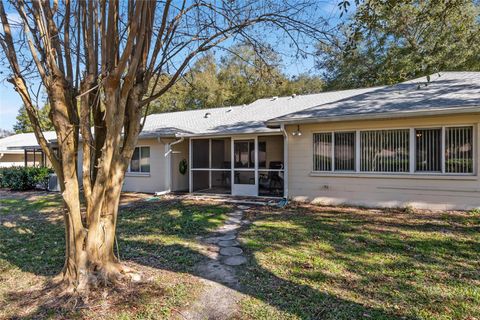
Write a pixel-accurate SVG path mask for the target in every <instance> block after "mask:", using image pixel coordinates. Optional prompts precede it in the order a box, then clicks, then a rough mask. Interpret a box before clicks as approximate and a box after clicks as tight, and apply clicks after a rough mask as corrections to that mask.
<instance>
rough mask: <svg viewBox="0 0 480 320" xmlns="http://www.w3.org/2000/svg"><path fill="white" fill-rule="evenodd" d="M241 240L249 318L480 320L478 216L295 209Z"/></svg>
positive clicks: (264, 220) (269, 217) (260, 220)
mask: <svg viewBox="0 0 480 320" xmlns="http://www.w3.org/2000/svg"><path fill="white" fill-rule="evenodd" d="M242 238H243V241H244V243H245V244H246V247H247V250H248V252H249V253H250V255H251V257H252V258H251V263H250V264H249V265H248V267H247V272H242V273H241V277H242V284H243V285H244V287H245V292H246V293H247V294H249V295H250V297H249V298H247V299H245V300H244V301H243V302H242V309H243V314H244V318H246V319H252V318H253V319H358V318H365V319H404V318H407V319H480V215H479V214H476V213H474V212H472V213H443V214H442V213H438V214H434V213H415V214H405V213H402V212H395V211H386V210H362V209H347V208H326V207H324V208H322V207H303V208H302V207H299V208H295V209H291V210H284V211H265V212H261V213H258V214H257V215H256V216H255V223H254V224H253V225H252V226H251V227H250V228H249V229H248V230H246V231H244V232H243V234H242Z"/></svg>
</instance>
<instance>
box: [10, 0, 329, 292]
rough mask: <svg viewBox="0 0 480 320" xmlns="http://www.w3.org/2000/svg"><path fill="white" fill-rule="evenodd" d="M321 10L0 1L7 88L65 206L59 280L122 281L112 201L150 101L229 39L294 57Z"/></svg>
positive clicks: (291, 5) (84, 284) (69, 284)
mask: <svg viewBox="0 0 480 320" xmlns="http://www.w3.org/2000/svg"><path fill="white" fill-rule="evenodd" d="M5 4H7V5H8V7H9V9H10V10H14V11H16V13H17V14H18V16H19V17H20V20H21V24H19V25H18V26H19V27H21V30H18V29H16V30H13V31H14V32H12V25H11V24H10V21H9V19H8V17H7V13H6V10H5ZM320 12H321V9H320V8H319V7H317V3H316V1H314V0H300V1H294V2H290V1H288V0H282V1H280V0H263V1H257V0H245V1H227V0H225V1H202V0H199V1H170V0H166V1H161V2H160V1H158V2H156V1H133V0H131V1H128V2H127V1H121V2H120V1H96V0H88V1H86V0H81V1H80V0H79V1H70V0H63V1H37V0H34V1H28V2H26V1H13V0H12V1H8V2H6V1H5V2H4V1H2V2H0V19H1V23H2V30H1V31H0V46H1V47H2V49H3V53H4V55H5V58H6V61H8V66H9V69H10V75H9V78H8V81H9V82H11V83H12V84H13V86H14V88H15V90H16V91H17V92H18V94H19V95H20V97H21V98H22V101H23V103H24V104H25V107H26V110H27V113H28V116H29V119H30V122H31V124H32V127H33V130H34V133H35V136H36V138H37V140H38V143H39V145H40V146H41V148H42V150H43V151H44V153H45V154H46V156H47V157H48V158H49V160H50V162H51V163H52V165H53V167H54V169H55V171H56V173H57V176H58V179H59V183H60V188H61V192H62V196H63V200H64V203H65V208H66V210H65V213H64V221H65V233H66V250H65V265H64V268H63V271H62V273H61V275H60V277H59V278H60V280H61V282H60V283H62V284H64V285H65V286H66V288H67V289H72V290H77V291H83V290H84V289H85V288H88V287H89V284H91V283H92V282H93V283H98V281H101V283H109V282H112V281H116V280H118V279H119V278H121V277H123V276H124V275H125V274H128V273H129V270H128V269H126V268H125V266H124V265H122V264H121V263H119V261H118V259H117V258H116V256H115V254H114V250H113V248H114V241H115V236H116V224H117V215H118V204H119V199H120V192H121V188H122V184H123V181H124V177H125V171H126V169H127V167H128V162H129V160H130V158H131V156H132V153H133V151H134V148H135V145H136V142H137V138H138V135H139V133H140V131H141V123H142V122H141V119H142V117H143V116H144V115H145V113H147V112H148V109H149V108H148V106H149V104H150V103H151V102H152V101H155V100H156V99H158V98H159V97H162V96H163V95H164V94H166V93H167V92H169V91H170V90H171V89H172V87H173V85H174V84H175V83H176V82H177V80H178V79H180V78H181V77H182V76H184V75H185V73H186V71H187V69H188V67H189V65H190V64H191V63H193V62H194V61H195V60H196V58H197V57H198V56H199V54H201V53H203V52H207V51H209V50H211V49H212V48H215V47H216V46H218V45H219V44H221V43H222V42H224V41H226V40H228V39H230V40H231V41H241V42H245V41H248V42H250V43H259V41H258V39H262V40H264V39H265V35H266V34H268V35H269V40H270V41H272V42H273V41H275V40H276V39H278V40H281V41H282V43H284V44H285V43H286V42H288V41H287V39H290V40H291V41H290V42H291V43H292V45H293V48H295V50H296V53H295V54H296V55H298V56H302V55H305V54H306V51H305V49H304V48H306V47H307V44H309V43H312V42H316V41H322V39H323V36H324V35H325V32H324V31H323V30H320V29H319V28H318V26H325V23H324V21H322V20H321V18H320V17H319V15H318V14H319V13H320ZM13 27H14V28H15V27H16V25H13ZM279 31H283V32H284V33H283V35H282V36H279V37H276V36H275V34H277V35H279V34H280V33H279ZM262 52H263V51H262V50H258V51H257V54H259V55H261V54H262ZM32 74H33V75H34V74H36V75H38V76H39V78H40V80H41V82H42V85H43V87H44V89H45V92H46V94H47V97H48V101H49V103H50V108H51V120H52V124H53V127H54V129H55V131H56V134H57V143H58V148H59V152H58V153H55V152H53V149H52V146H51V145H50V144H49V143H48V142H47V140H46V139H45V137H44V136H43V133H42V127H41V124H40V120H39V117H38V115H37V113H36V111H35V106H34V103H33V100H32V96H34V93H32V92H31V91H30V86H29V83H28V82H29V81H30V79H31V77H32ZM92 128H93V129H92ZM80 133H81V135H82V143H81V152H82V153H83V157H82V163H81V167H82V173H83V174H82V178H81V181H82V184H83V190H84V191H83V192H84V199H85V214H84V215H83V214H82V213H81V203H80V198H81V197H80V187H79V178H80V177H78V175H77V172H78V171H77V169H78V168H77V162H78V153H79V151H80V150H79V146H80V140H79V135H80Z"/></svg>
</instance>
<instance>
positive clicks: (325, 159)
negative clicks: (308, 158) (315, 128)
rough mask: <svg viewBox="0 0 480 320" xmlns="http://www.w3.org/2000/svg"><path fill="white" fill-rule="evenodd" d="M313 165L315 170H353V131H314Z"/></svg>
mask: <svg viewBox="0 0 480 320" xmlns="http://www.w3.org/2000/svg"><path fill="white" fill-rule="evenodd" d="M332 158H333V159H332ZM332 165H333V166H332ZM313 167H314V169H313V170H315V171H332V170H333V171H355V132H335V133H332V132H324V133H315V134H314V136H313Z"/></svg>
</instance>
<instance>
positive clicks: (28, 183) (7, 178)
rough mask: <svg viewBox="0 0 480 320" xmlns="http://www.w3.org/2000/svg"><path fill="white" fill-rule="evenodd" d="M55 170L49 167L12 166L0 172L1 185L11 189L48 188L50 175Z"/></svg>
mask: <svg viewBox="0 0 480 320" xmlns="http://www.w3.org/2000/svg"><path fill="white" fill-rule="evenodd" d="M52 172H53V170H52V169H50V168H47V167H11V168H3V169H2V171H1V172H0V187H1V188H8V189H11V190H22V191H23V190H32V189H35V188H36V187H37V186H39V187H40V188H42V189H46V188H47V185H48V176H49V175H50V174H51V173H52Z"/></svg>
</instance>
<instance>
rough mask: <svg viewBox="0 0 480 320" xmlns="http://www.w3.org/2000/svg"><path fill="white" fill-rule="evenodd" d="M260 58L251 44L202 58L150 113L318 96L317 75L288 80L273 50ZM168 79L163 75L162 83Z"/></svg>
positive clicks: (320, 86) (155, 102) (320, 80)
mask: <svg viewBox="0 0 480 320" xmlns="http://www.w3.org/2000/svg"><path fill="white" fill-rule="evenodd" d="M264 50H265V51H266V52H263V54H262V55H261V57H259V55H258V54H257V53H256V51H255V49H254V48H253V47H252V46H251V45H248V44H239V45H235V46H233V47H230V48H228V52H227V53H226V54H224V55H222V56H220V57H219V58H216V57H215V55H214V54H213V53H208V54H206V55H203V56H202V57H201V58H199V59H198V60H197V61H196V62H195V64H194V65H193V66H192V68H191V69H190V70H189V71H188V72H187V73H186V74H185V75H184V76H183V77H182V79H180V80H179V81H178V82H177V83H175V85H174V86H173V87H172V89H171V90H170V91H169V92H167V93H165V94H164V95H163V96H162V97H160V98H159V99H157V100H156V101H154V102H152V105H151V107H150V110H149V113H158V112H164V111H175V110H187V109H198V108H215V107H222V106H231V105H242V104H249V103H251V102H253V101H255V100H257V99H260V98H267V97H272V96H284V95H291V94H293V93H296V94H310V93H318V92H320V91H322V89H323V85H324V83H323V80H322V79H321V78H320V77H319V76H317V75H306V74H302V75H299V76H298V77H291V78H290V77H288V76H287V75H285V74H284V72H282V70H281V64H282V62H281V60H280V59H279V57H278V55H277V54H276V53H275V52H274V51H272V50H271V49H270V50H268V51H267V49H264ZM167 79H168V77H167V76H166V75H164V77H163V79H162V81H166V80H167Z"/></svg>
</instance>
